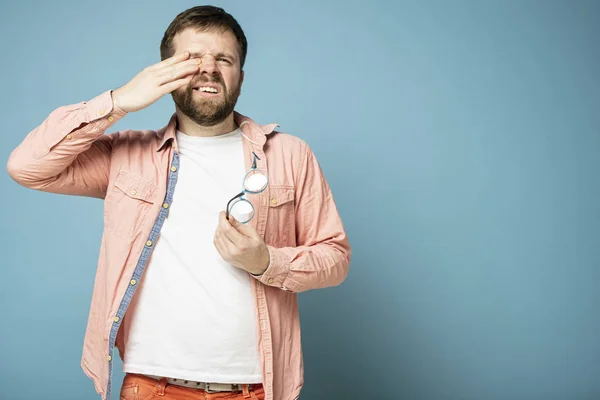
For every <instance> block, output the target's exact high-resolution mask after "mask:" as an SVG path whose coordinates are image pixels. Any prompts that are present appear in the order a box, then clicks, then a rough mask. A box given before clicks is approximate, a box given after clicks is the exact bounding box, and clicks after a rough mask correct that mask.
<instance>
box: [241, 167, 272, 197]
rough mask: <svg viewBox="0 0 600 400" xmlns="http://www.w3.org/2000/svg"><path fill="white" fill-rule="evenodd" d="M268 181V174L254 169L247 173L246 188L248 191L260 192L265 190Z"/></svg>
mask: <svg viewBox="0 0 600 400" xmlns="http://www.w3.org/2000/svg"><path fill="white" fill-rule="evenodd" d="M268 181H269V180H268V179H267V175H265V174H264V173H263V172H261V171H258V170H254V171H251V172H250V173H249V174H248V175H246V179H245V180H244V189H245V190H246V191H247V192H251V193H259V192H262V191H263V190H265V188H266V187H267V183H268Z"/></svg>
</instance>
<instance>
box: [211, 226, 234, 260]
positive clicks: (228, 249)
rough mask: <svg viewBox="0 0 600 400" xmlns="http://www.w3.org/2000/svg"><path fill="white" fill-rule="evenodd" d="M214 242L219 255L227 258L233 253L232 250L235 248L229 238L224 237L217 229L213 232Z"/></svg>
mask: <svg viewBox="0 0 600 400" xmlns="http://www.w3.org/2000/svg"><path fill="white" fill-rule="evenodd" d="M214 242H215V247H217V250H218V251H219V253H220V254H221V257H223V258H225V259H228V258H230V257H231V256H232V255H233V251H234V249H235V246H234V244H233V243H231V241H229V239H227V238H225V237H224V236H223V234H222V233H221V232H218V231H217V232H216V233H215V239H214Z"/></svg>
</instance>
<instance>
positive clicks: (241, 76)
mask: <svg viewBox="0 0 600 400" xmlns="http://www.w3.org/2000/svg"><path fill="white" fill-rule="evenodd" d="M245 75H246V74H245V73H244V70H242V71H241V72H240V93H242V84H243V83H244V76H245Z"/></svg>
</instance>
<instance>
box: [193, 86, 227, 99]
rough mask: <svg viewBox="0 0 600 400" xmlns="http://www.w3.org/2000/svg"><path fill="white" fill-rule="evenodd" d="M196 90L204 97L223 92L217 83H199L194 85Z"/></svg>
mask: <svg viewBox="0 0 600 400" xmlns="http://www.w3.org/2000/svg"><path fill="white" fill-rule="evenodd" d="M194 92H197V93H199V94H200V95H202V96H204V97H211V96H216V95H218V94H220V93H221V89H220V88H219V87H218V86H216V85H206V84H204V85H198V86H195V87H194Z"/></svg>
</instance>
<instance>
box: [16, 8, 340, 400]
mask: <svg viewBox="0 0 600 400" xmlns="http://www.w3.org/2000/svg"><path fill="white" fill-rule="evenodd" d="M160 50H161V59H162V61H161V62H160V63H158V64H155V65H152V66H150V67H148V68H145V69H144V70H143V71H141V72H140V73H139V74H138V75H136V76H135V77H134V78H133V79H132V80H131V81H130V82H128V83H127V84H125V85H124V86H122V87H120V88H118V89H116V90H109V91H107V92H105V93H103V94H101V95H100V96H98V97H96V98H94V99H92V100H90V101H89V102H81V103H78V104H73V105H69V106H64V107H60V108H58V109H57V110H55V111H54V112H52V113H51V114H50V116H48V118H47V119H46V120H45V121H44V122H43V123H42V124H41V125H40V126H39V127H37V128H36V129H34V130H33V131H32V132H31V133H30V134H29V135H28V136H27V137H26V138H25V140H24V141H23V143H22V144H21V145H20V146H19V147H18V148H17V149H15V150H14V152H13V153H12V154H11V156H10V159H9V161H8V171H9V173H10V175H11V177H12V178H13V179H14V180H15V181H16V182H18V183H19V184H21V185H23V186H26V187H28V188H32V189H36V190H42V191H47V192H53V193H61V194H69V195H82V196H91V197H98V198H102V199H104V204H105V206H104V234H103V238H102V243H101V251H100V258H99V262H98V270H97V275H96V280H95V284H94V292H93V296H92V303H91V309H90V313H89V319H88V325H87V330H86V335H85V342H84V348H83V354H82V360H81V366H82V368H83V370H84V371H85V373H86V374H87V375H88V376H89V377H90V378H91V379H92V380H93V381H94V385H95V388H96V390H97V392H98V393H99V394H100V395H101V396H102V399H107V398H110V394H111V386H112V379H111V377H112V367H113V362H114V359H113V349H114V347H117V348H118V350H119V355H120V357H121V358H122V359H123V368H124V372H125V373H126V375H125V379H124V382H123V385H122V389H121V393H120V395H121V398H123V399H126V400H128V399H146V398H149V397H152V396H156V397H157V398H163V399H180V398H184V399H205V398H215V396H217V397H218V396H221V395H227V396H229V397H227V398H230V399H234V398H235V399H247V398H252V399H263V398H265V399H269V400H291V399H296V398H298V396H299V394H300V390H301V388H302V385H303V362H302V351H301V340H300V325H299V315H298V304H297V293H298V292H302V291H306V290H311V289H317V288H325V287H330V286H335V285H338V284H340V283H341V282H342V281H343V280H344V279H345V277H346V275H347V272H348V267H349V263H350V255H351V249H350V246H349V243H348V240H347V237H346V235H345V232H344V229H343V226H342V222H341V220H340V217H339V215H338V212H337V209H336V205H335V203H334V200H333V198H332V194H331V191H330V188H329V186H328V184H327V181H326V180H325V178H324V176H323V174H322V172H321V170H320V168H319V164H318V162H317V160H316V159H315V156H314V155H313V153H312V152H311V150H310V148H309V147H308V146H307V144H306V143H305V142H303V141H302V140H300V139H298V138H296V137H293V136H291V135H287V134H283V133H277V132H276V131H274V129H275V127H276V126H277V125H274V124H272V125H265V126H261V125H258V124H257V123H255V122H254V121H252V120H251V119H249V118H247V117H245V116H242V115H240V114H238V113H237V112H235V111H234V107H235V104H236V101H237V99H238V96H239V94H240V89H241V86H242V82H243V80H244V71H243V66H244V62H245V58H246V50H247V41H246V37H245V35H244V32H243V31H242V29H241V27H240V26H239V25H238V23H237V21H236V20H235V19H234V18H233V17H232V16H231V15H229V14H228V13H226V12H225V11H223V10H222V9H221V8H217V7H211V6H201V7H194V8H191V9H189V10H187V11H185V12H183V13H181V14H179V15H178V16H177V17H176V18H175V20H174V21H173V22H172V23H171V24H170V26H169V27H168V29H167V31H166V32H165V35H164V37H163V40H162V43H161V47H160ZM168 93H171V94H172V97H173V100H174V102H175V110H176V111H175V114H174V115H173V116H172V117H171V120H170V122H169V123H168V125H167V126H165V127H164V128H162V129H160V130H158V131H132V130H126V131H120V132H114V133H111V134H109V135H105V131H106V130H108V128H110V126H111V125H112V124H114V123H115V122H117V121H118V120H119V119H121V118H122V117H123V116H125V115H126V114H127V113H131V112H135V111H138V110H141V109H143V108H145V107H147V106H149V105H151V104H152V103H154V102H155V101H157V100H158V99H159V98H161V97H162V96H163V95H165V94H168ZM242 182H243V183H242ZM236 193H237V196H236ZM212 393H217V394H212ZM211 394H212V395H211ZM211 396H213V397H211Z"/></svg>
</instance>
